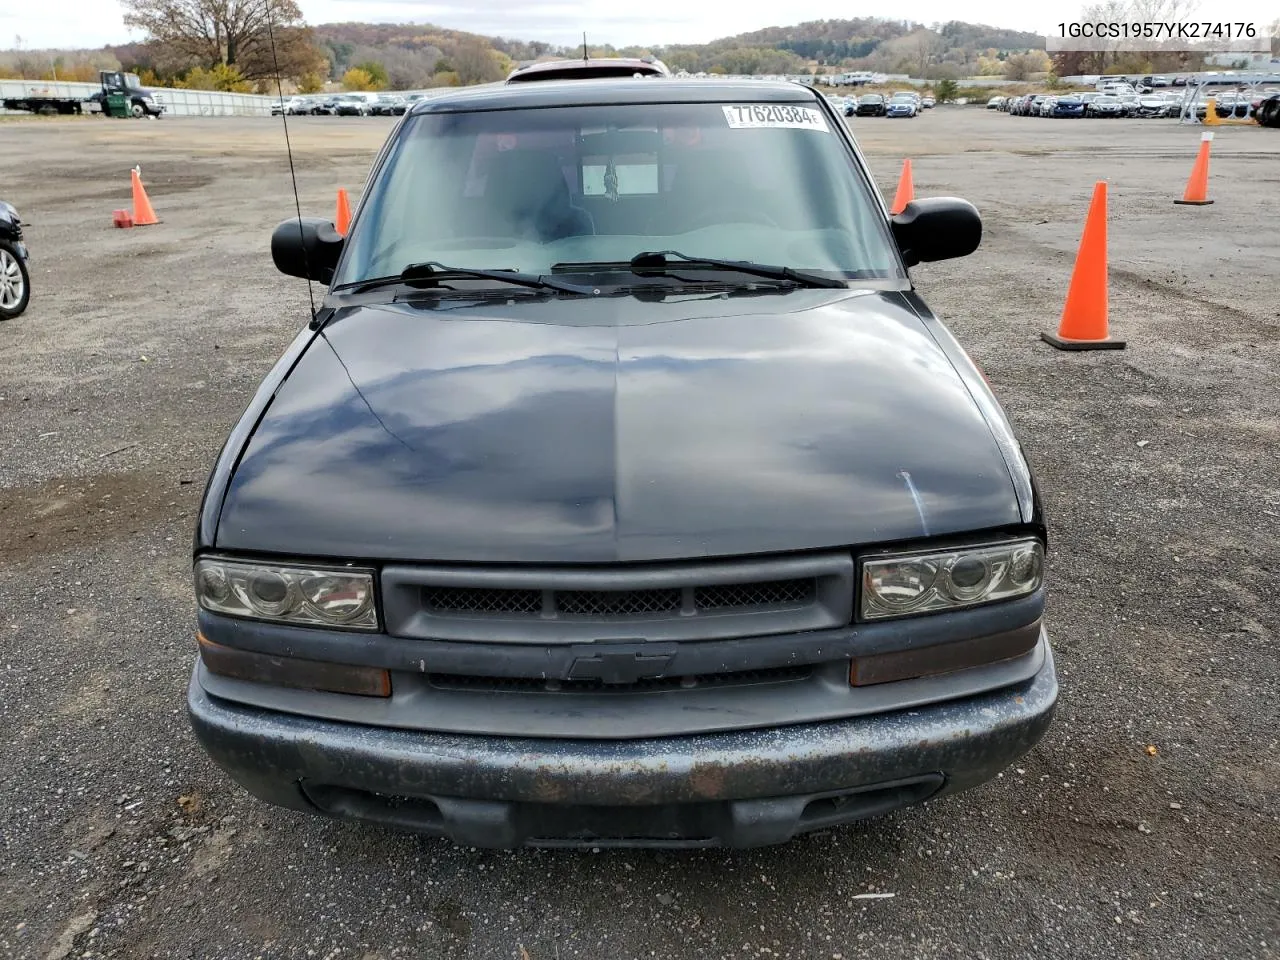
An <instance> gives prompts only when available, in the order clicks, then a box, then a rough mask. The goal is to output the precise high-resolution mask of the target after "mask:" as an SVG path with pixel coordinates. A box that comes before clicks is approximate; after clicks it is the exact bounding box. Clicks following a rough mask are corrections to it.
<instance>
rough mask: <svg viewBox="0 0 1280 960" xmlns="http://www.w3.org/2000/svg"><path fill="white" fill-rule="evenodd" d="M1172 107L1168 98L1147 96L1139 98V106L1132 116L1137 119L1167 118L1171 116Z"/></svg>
mask: <svg viewBox="0 0 1280 960" xmlns="http://www.w3.org/2000/svg"><path fill="white" fill-rule="evenodd" d="M1170 106H1171V104H1170V102H1169V100H1168V98H1166V97H1161V96H1156V95H1153V94H1146V95H1145V96H1141V97H1138V104H1137V107H1136V109H1134V110H1133V112H1132V115H1133V116H1135V117H1167V116H1169V109H1170Z"/></svg>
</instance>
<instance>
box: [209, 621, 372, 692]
mask: <svg viewBox="0 0 1280 960" xmlns="http://www.w3.org/2000/svg"><path fill="white" fill-rule="evenodd" d="M196 639H197V641H198V642H199V644H200V659H201V660H202V661H203V662H204V666H205V669H206V670H208V671H209V672H210V673H213V674H217V675H218V676H220V677H229V678H231V679H233V680H249V681H251V682H253V683H269V684H273V685H275V686H278V687H293V688H295V689H299V690H319V691H323V692H325V693H349V694H353V695H355V696H360V697H389V696H391V674H390V673H388V672H387V671H386V670H379V669H378V668H376V667H353V666H350V665H349V664H345V663H326V662H324V661H321V660H300V659H298V658H297V657H278V656H276V655H274V654H270V653H255V652H253V651H251V650H240V649H237V648H235V647H224V646H222V644H219V643H214V642H213V641H212V640H209V639H208V638H206V637H205V635H204V634H202V633H197V634H196Z"/></svg>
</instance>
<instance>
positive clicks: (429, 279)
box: [334, 260, 595, 296]
mask: <svg viewBox="0 0 1280 960" xmlns="http://www.w3.org/2000/svg"><path fill="white" fill-rule="evenodd" d="M445 280H497V281H499V282H501V283H511V284H515V285H516V286H518V287H532V288H534V289H537V290H559V291H561V292H562V293H578V294H582V295H583V296H589V295H591V294H593V293H595V290H594V289H593V288H592V287H580V286H578V285H577V284H576V283H567V282H566V281H564V280H557V279H555V278H554V277H544V276H539V275H536V274H532V273H520V272H519V271H516V270H472V269H471V268H469V267H448V266H445V265H444V264H442V263H437V262H435V261H434V260H431V261H426V262H424V263H411V264H409V265H408V266H407V267H405V268H404V269H403V270H401V271H400V272H399V273H397V274H393V275H391V276H387V277H373V278H372V279H369V280H356V281H354V282H352V283H343V284H339V285H338V286H336V287H334V290H341V291H342V292H344V293H364V292H365V291H366V290H373V289H375V288H377V287H387V286H393V285H395V284H400V283H403V284H408V285H410V286H435V285H436V284H438V283H440V282H442V281H445Z"/></svg>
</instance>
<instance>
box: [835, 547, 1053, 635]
mask: <svg viewBox="0 0 1280 960" xmlns="http://www.w3.org/2000/svg"><path fill="white" fill-rule="evenodd" d="M1043 580H1044V546H1043V545H1042V544H1041V543H1040V541H1038V540H1015V541H1012V542H1010V543H1002V544H999V545H993V546H982V547H965V548H960V549H956V550H939V551H935V552H932V553H910V554H900V555H896V556H879V557H875V558H873V559H868V560H865V561H863V564H862V600H861V604H860V612H859V617H860V619H862V620H884V619H886V618H889V617H905V616H912V615H914V614H918V613H935V612H937V611H941V610H955V609H959V608H962V607H971V606H974V605H976V604H979V603H989V602H991V601H992V600H1009V599H1012V598H1014V597H1022V596H1026V595H1027V594H1030V593H1035V592H1036V590H1038V589H1040V585H1041V583H1042V582H1043Z"/></svg>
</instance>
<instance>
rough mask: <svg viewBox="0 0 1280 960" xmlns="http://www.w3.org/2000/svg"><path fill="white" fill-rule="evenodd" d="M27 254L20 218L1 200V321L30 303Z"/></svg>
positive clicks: (10, 318)
mask: <svg viewBox="0 0 1280 960" xmlns="http://www.w3.org/2000/svg"><path fill="white" fill-rule="evenodd" d="M29 260H30V253H29V252H28V251H27V245H26V243H25V242H24V241H23V239H22V218H21V217H19V216H18V211H17V210H15V209H14V208H13V205H12V204H10V203H6V202H5V201H3V200H0V320H12V319H13V318H14V317H17V316H19V315H20V314H22V313H23V312H24V311H25V310H26V309H27V304H28V303H30V302H31V275H30V272H29V271H28V269H27V262H28V261H29Z"/></svg>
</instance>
